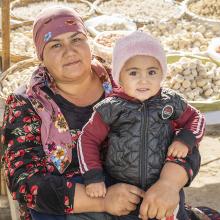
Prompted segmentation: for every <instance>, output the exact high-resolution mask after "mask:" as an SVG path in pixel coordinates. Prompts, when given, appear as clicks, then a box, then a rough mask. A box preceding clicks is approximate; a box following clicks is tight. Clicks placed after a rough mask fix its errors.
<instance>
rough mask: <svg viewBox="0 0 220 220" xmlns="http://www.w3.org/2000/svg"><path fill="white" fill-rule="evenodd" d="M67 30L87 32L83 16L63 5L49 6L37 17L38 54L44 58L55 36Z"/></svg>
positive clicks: (34, 34)
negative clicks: (45, 49) (46, 47)
mask: <svg viewBox="0 0 220 220" xmlns="http://www.w3.org/2000/svg"><path fill="white" fill-rule="evenodd" d="M67 32H80V33H83V34H85V35H86V34H87V31H86V28H85V26H84V23H83V20H82V18H81V17H80V16H79V14H78V13H77V12H76V11H75V10H73V9H69V8H66V7H63V6H55V7H48V8H46V9H44V10H43V11H42V12H41V13H40V14H39V15H38V16H37V18H36V19H35V21H34V25H33V40H34V44H35V47H36V51H37V56H38V58H39V59H40V60H43V51H44V48H45V46H46V44H47V43H48V42H50V41H51V40H52V39H53V38H54V37H56V36H58V35H60V34H64V33H67Z"/></svg>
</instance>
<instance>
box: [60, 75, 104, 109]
mask: <svg viewBox="0 0 220 220" xmlns="http://www.w3.org/2000/svg"><path fill="white" fill-rule="evenodd" d="M56 86H57V90H58V94H60V95H61V96H63V97H64V98H65V99H67V100H68V101H69V102H71V103H73V104H75V105H77V106H88V105H91V104H93V103H94V102H96V101H97V100H98V99H99V98H100V97H101V96H102V94H103V87H102V83H101V81H100V79H99V78H98V76H97V75H96V74H94V73H92V72H91V74H90V75H88V77H86V78H84V79H80V80H79V81H75V82H74V81H73V82H71V83H69V82H68V83H65V82H56Z"/></svg>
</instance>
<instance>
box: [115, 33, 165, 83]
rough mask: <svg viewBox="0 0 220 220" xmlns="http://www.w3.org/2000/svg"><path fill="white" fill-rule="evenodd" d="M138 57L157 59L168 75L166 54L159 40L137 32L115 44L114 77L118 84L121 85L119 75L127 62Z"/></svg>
mask: <svg viewBox="0 0 220 220" xmlns="http://www.w3.org/2000/svg"><path fill="white" fill-rule="evenodd" d="M137 55H147V56H152V57H154V58H156V59H157V60H158V61H159V63H160V65H161V68H162V71H163V74H164V75H165V74H166V72H167V60H166V54H165V51H164V49H163V46H162V45H161V44H160V42H159V40H157V39H156V38H154V37H152V36H151V35H149V34H147V33H144V32H142V31H135V32H133V33H131V34H129V35H127V36H125V37H123V38H120V39H119V40H118V41H117V42H116V44H115V47H114V50H113V57H112V75H113V78H114V80H115V82H116V83H119V75H120V72H121V69H122V67H123V66H124V64H125V62H126V61H128V60H129V59H130V58H131V57H134V56H137Z"/></svg>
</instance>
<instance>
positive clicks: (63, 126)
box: [53, 113, 69, 133]
mask: <svg viewBox="0 0 220 220" xmlns="http://www.w3.org/2000/svg"><path fill="white" fill-rule="evenodd" d="M53 120H54V124H55V127H56V128H57V129H58V131H59V132H60V133H62V132H66V131H68V129H69V128H68V124H67V122H66V119H65V118H64V116H63V114H61V113H58V115H57V117H55V118H54V119H53Z"/></svg>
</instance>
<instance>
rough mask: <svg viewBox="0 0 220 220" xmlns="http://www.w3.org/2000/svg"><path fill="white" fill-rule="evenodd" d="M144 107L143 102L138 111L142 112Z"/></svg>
mask: <svg viewBox="0 0 220 220" xmlns="http://www.w3.org/2000/svg"><path fill="white" fill-rule="evenodd" d="M143 107H144V103H141V106H140V108H139V109H138V111H139V112H141V111H142V109H143Z"/></svg>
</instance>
